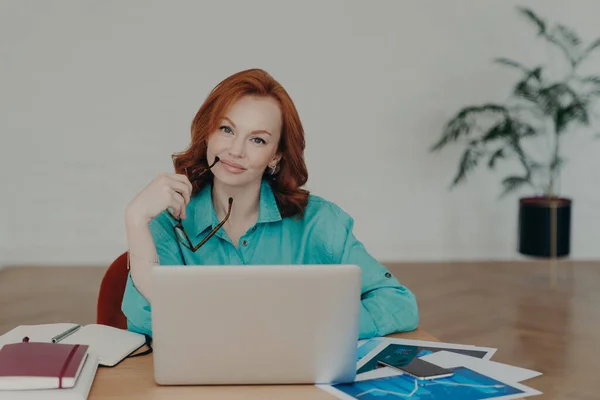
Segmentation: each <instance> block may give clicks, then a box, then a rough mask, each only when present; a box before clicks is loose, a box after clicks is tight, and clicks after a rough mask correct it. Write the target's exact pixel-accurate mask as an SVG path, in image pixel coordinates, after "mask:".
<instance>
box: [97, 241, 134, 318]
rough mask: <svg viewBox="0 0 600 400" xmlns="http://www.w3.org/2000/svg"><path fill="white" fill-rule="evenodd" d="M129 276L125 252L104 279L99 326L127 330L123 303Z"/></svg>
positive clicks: (98, 313) (101, 285)
mask: <svg viewBox="0 0 600 400" xmlns="http://www.w3.org/2000/svg"><path fill="white" fill-rule="evenodd" d="M128 274H129V270H128V269H127V252H125V253H123V254H121V255H120V256H119V257H117V259H116V260H114V261H113V263H112V264H111V265H110V267H108V269H107V270H106V273H105V274H104V277H103V278H102V283H101V284H100V292H99V294H98V305H97V310H96V323H97V324H102V325H108V326H112V327H115V328H120V329H127V318H126V317H125V315H124V314H123V311H121V303H122V302H123V293H124V292H125V285H126V284H127V276H128Z"/></svg>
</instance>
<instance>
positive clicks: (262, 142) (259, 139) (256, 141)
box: [252, 137, 267, 144]
mask: <svg viewBox="0 0 600 400" xmlns="http://www.w3.org/2000/svg"><path fill="white" fill-rule="evenodd" d="M252 140H254V143H257V144H265V143H267V142H265V141H264V140H263V139H261V138H258V137H256V138H252Z"/></svg>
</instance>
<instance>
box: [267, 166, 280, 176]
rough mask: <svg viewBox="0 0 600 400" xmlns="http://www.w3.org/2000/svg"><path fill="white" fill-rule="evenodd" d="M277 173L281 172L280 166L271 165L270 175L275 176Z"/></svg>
mask: <svg viewBox="0 0 600 400" xmlns="http://www.w3.org/2000/svg"><path fill="white" fill-rule="evenodd" d="M277 172H279V164H275V166H274V167H273V166H271V165H269V174H270V175H275V174H276V173H277Z"/></svg>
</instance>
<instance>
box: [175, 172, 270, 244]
mask: <svg viewBox="0 0 600 400" xmlns="http://www.w3.org/2000/svg"><path fill="white" fill-rule="evenodd" d="M259 201H260V204H259V206H258V220H257V221H256V223H257V224H260V223H267V222H276V221H280V220H281V213H280V212H279V207H277V201H276V200H275V195H274V194H273V189H272V188H271V185H270V184H269V182H267V180H266V179H263V180H262V182H261V185H260V200H259ZM233 207H235V202H234V203H233ZM191 209H192V210H193V211H192V212H193V216H192V218H189V217H188V218H186V219H185V220H184V221H183V227H184V228H185V230H186V232H195V234H196V236H199V235H201V234H202V232H204V231H205V230H207V229H208V228H213V227H215V226H217V225H218V224H219V219H218V218H217V213H216V211H215V208H214V206H213V202H212V183H208V184H206V185H205V186H204V187H203V188H202V190H201V191H200V192H199V193H198V194H197V195H196V199H195V201H194V204H193V207H191ZM190 216H191V215H190Z"/></svg>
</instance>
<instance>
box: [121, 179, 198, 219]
mask: <svg viewBox="0 0 600 400" xmlns="http://www.w3.org/2000/svg"><path fill="white" fill-rule="evenodd" d="M191 195H192V184H191V183H190V181H189V179H188V178H187V176H185V175H183V174H169V173H164V174H160V175H158V176H157V177H156V178H154V179H153V180H152V181H151V182H150V183H149V184H148V185H147V186H146V187H145V188H144V189H143V190H142V191H141V192H139V193H138V194H137V195H136V196H135V197H134V198H133V200H131V202H130V203H129V205H128V206H127V210H126V218H127V219H128V220H130V221H134V222H139V223H148V222H150V221H151V220H152V219H154V218H155V217H156V216H157V215H158V214H160V213H161V212H163V211H164V210H166V209H167V208H170V209H171V213H172V214H173V215H174V216H175V217H178V218H182V219H185V218H186V212H185V208H186V206H187V205H188V203H189V202H190V197H191Z"/></svg>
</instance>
